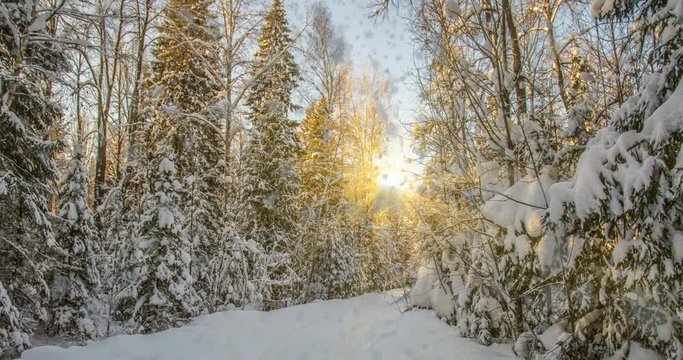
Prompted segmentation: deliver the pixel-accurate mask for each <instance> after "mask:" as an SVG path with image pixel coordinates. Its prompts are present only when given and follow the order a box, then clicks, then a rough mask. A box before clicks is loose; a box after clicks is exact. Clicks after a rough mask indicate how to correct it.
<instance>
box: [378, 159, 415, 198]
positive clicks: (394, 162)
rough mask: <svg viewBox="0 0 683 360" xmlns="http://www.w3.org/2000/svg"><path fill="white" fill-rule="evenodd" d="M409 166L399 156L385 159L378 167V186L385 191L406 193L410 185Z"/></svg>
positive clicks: (381, 160)
mask: <svg viewBox="0 0 683 360" xmlns="http://www.w3.org/2000/svg"><path fill="white" fill-rule="evenodd" d="M408 168H409V164H407V162H406V161H405V159H403V157H402V156H401V155H400V154H399V155H398V156H392V157H383V158H382V159H380V161H379V166H378V167H377V186H379V187H381V188H383V189H394V190H400V191H404V190H406V189H407V188H408V185H409V181H408V180H409V174H410V172H409V171H408Z"/></svg>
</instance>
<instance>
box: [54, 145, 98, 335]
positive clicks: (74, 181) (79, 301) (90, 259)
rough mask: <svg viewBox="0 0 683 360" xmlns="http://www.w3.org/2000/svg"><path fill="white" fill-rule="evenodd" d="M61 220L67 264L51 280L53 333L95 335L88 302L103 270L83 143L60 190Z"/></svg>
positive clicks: (59, 229) (61, 240) (59, 236)
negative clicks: (84, 161)
mask: <svg viewBox="0 0 683 360" xmlns="http://www.w3.org/2000/svg"><path fill="white" fill-rule="evenodd" d="M58 215H59V217H60V219H61V221H60V222H59V223H58V224H57V226H56V229H55V238H56V240H57V243H58V244H59V245H60V246H61V248H62V249H64V250H65V251H64V254H63V255H62V257H63V261H62V263H64V264H66V265H68V266H67V267H66V268H65V269H64V272H63V273H62V274H57V275H55V276H54V277H53V281H52V287H53V290H52V299H51V300H52V316H53V319H52V322H51V327H52V331H53V332H54V333H60V334H64V335H75V334H78V333H79V332H80V333H85V335H87V336H89V337H91V338H95V337H97V336H98V334H96V333H95V329H94V327H93V323H92V320H90V319H89V318H88V315H89V314H88V309H87V307H86V305H87V303H88V302H92V300H93V299H94V298H95V297H96V296H97V290H98V288H99V285H100V273H99V269H98V267H97V264H96V262H95V256H96V255H97V254H98V253H99V252H100V251H99V250H100V249H99V248H100V246H99V242H98V233H97V229H96V228H95V222H94V217H93V213H92V211H91V210H90V208H89V206H88V171H87V170H86V168H85V166H84V165H83V153H82V150H81V145H80V144H77V145H76V146H75V148H74V153H73V159H72V160H71V163H70V164H69V169H68V171H67V173H66V176H65V178H64V180H63V182H62V186H61V190H60V192H59V213H58Z"/></svg>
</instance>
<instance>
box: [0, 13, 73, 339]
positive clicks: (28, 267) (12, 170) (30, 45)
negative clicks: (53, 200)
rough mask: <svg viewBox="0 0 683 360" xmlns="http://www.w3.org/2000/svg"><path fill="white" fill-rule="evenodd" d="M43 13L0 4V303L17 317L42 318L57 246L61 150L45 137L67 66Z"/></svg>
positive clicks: (12, 324) (55, 115)
mask: <svg viewBox="0 0 683 360" xmlns="http://www.w3.org/2000/svg"><path fill="white" fill-rule="evenodd" d="M41 4H42V3H41ZM43 10H44V9H42V8H41V5H40V4H36V3H34V2H33V1H28V0H27V1H13V2H2V3H0V14H2V15H0V211H2V214H3V221H2V222H1V223H0V238H2V241H0V258H2V261H0V281H1V282H2V283H3V284H4V285H5V287H4V290H6V291H7V292H6V293H5V292H4V291H3V302H5V301H6V302H7V304H9V299H10V298H11V303H12V304H14V306H15V307H16V309H18V310H19V313H20V314H22V315H24V316H25V315H28V316H36V317H38V318H41V319H43V320H47V319H46V317H45V315H46V313H45V308H44V307H45V306H46V305H47V300H48V299H49V295H50V294H49V289H48V285H47V282H46V278H45V273H46V271H47V270H48V268H49V266H50V264H48V262H47V260H46V257H44V256H41V255H45V254H48V253H51V252H52V251H53V249H55V248H56V242H55V239H54V237H53V235H52V226H51V224H50V219H49V218H48V199H49V195H50V194H51V193H52V186H53V182H54V181H56V180H57V179H58V177H59V176H58V174H59V173H58V170H57V167H56V166H55V162H54V160H53V155H54V153H55V152H56V151H57V150H58V149H59V148H60V147H61V143H60V142H59V141H58V139H55V138H51V137H50V136H49V131H50V130H51V128H52V127H53V126H54V125H55V124H56V123H57V121H58V120H59V119H60V117H61V113H60V110H59V108H58V107H57V105H56V104H55V103H53V102H52V101H51V99H50V95H51V79H52V77H53V76H55V75H57V74H58V73H59V72H60V71H62V70H63V69H65V68H66V61H65V57H64V52H63V50H62V48H61V46H60V45H59V44H58V43H57V42H55V41H54V40H53V37H52V35H51V34H50V33H48V32H47V31H46V29H45V27H46V21H47V20H49V19H48V18H47V16H48V14H49V15H52V12H50V11H43ZM7 306H9V305H7ZM10 311H11V310H10ZM26 323H27V321H24V319H21V321H19V323H18V324H17V322H15V321H14V320H10V322H9V324H8V323H7V322H5V321H4V320H3V322H2V323H1V324H0V332H8V331H9V332H12V333H16V332H17V331H22V332H25V331H27V330H29V329H27V328H26V327H24V324H26ZM5 325H8V326H10V328H6V327H5ZM17 326H18V327H19V328H17Z"/></svg>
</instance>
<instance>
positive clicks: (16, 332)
mask: <svg viewBox="0 0 683 360" xmlns="http://www.w3.org/2000/svg"><path fill="white" fill-rule="evenodd" d="M20 319H21V316H20V314H19V310H18V309H17V308H16V307H15V306H14V304H12V300H11V299H10V298H9V294H8V293H7V290H6V289H5V287H4V286H3V285H2V281H0V357H1V356H3V354H10V355H14V354H16V353H21V352H22V351H24V349H25V348H27V347H29V346H31V343H30V342H29V340H28V334H26V333H25V332H23V331H22V328H23V326H22V324H21V322H20V321H21V320H20Z"/></svg>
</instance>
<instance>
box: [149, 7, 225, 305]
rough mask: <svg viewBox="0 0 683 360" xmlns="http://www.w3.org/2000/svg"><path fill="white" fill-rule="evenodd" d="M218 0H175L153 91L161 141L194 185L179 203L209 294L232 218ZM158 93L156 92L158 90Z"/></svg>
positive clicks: (160, 44)
mask: <svg viewBox="0 0 683 360" xmlns="http://www.w3.org/2000/svg"><path fill="white" fill-rule="evenodd" d="M210 4H211V1H207V0H172V1H170V2H169V5H168V7H167V8H166V9H165V12H164V14H165V20H164V22H163V24H162V25H161V26H160V29H159V33H160V35H159V39H158V40H157V42H156V48H155V49H154V56H155V62H154V63H153V74H152V77H151V80H150V84H149V85H148V86H150V87H152V88H153V89H152V91H150V92H148V93H149V94H150V95H151V97H152V98H153V99H152V100H151V101H155V102H156V105H155V116H154V117H155V120H154V122H155V126H157V127H159V129H161V139H157V140H156V141H160V142H161V143H163V144H165V145H169V146H170V147H171V149H172V151H173V154H174V155H173V156H174V159H175V160H174V162H175V164H176V167H177V170H178V174H177V176H178V178H179V180H180V181H181V182H182V183H183V186H184V188H185V189H186V190H187V191H185V192H183V195H182V199H181V200H180V202H179V204H178V205H179V206H180V208H181V209H182V211H183V213H184V214H185V215H186V223H185V224H184V226H185V228H186V231H187V233H188V235H189V236H190V239H191V241H192V243H193V245H194V250H195V251H194V253H193V256H194V257H196V258H197V266H196V267H194V269H193V272H194V275H195V276H196V277H197V278H198V280H199V281H200V283H198V284H197V285H198V286H200V287H202V292H203V294H204V295H203V296H205V297H209V296H210V294H209V292H210V288H211V287H212V285H211V282H212V278H213V276H212V275H211V274H209V272H210V268H211V267H212V265H211V264H212V263H213V261H214V260H215V259H216V258H219V257H220V256H219V255H218V252H220V251H221V249H222V246H221V244H219V238H220V236H221V232H222V231H223V227H224V222H225V218H224V216H223V212H222V211H220V210H219V209H222V208H223V206H221V204H220V195H221V193H222V192H223V190H224V187H225V185H226V184H225V183H224V178H223V174H224V169H223V166H224V165H225V164H224V162H223V159H222V154H223V139H222V137H221V131H222V130H221V128H222V127H221V119H220V118H219V117H218V115H217V113H216V111H213V105H214V104H216V103H217V101H218V99H217V96H218V93H219V90H220V79H218V78H217V76H220V72H218V69H219V68H220V66H219V62H218V56H219V51H218V50H219V46H218V45H219V43H218V42H219V40H218V29H217V27H216V26H215V25H214V24H213V23H212V22H213V18H212V16H211V14H210V11H209V6H210ZM152 94H153V95H152Z"/></svg>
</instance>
